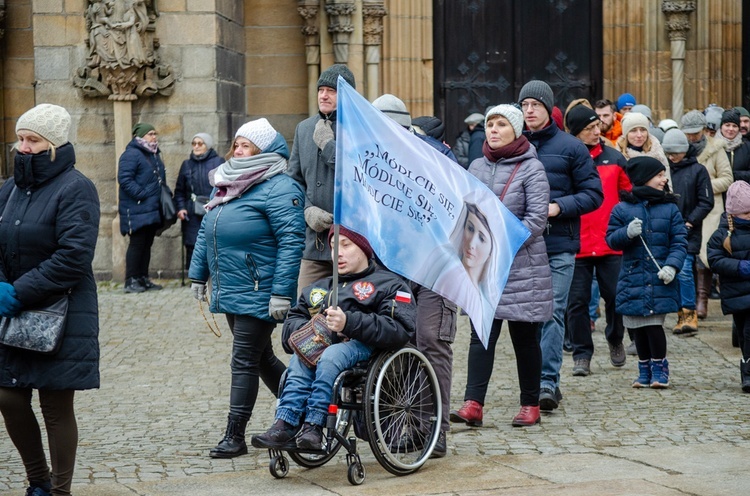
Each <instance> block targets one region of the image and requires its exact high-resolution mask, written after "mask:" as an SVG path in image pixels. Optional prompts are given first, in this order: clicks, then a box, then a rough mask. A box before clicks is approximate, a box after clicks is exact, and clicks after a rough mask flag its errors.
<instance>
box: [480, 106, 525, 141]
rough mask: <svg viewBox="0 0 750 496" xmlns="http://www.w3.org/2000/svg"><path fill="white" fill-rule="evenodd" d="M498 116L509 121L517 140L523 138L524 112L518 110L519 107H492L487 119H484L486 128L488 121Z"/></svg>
mask: <svg viewBox="0 0 750 496" xmlns="http://www.w3.org/2000/svg"><path fill="white" fill-rule="evenodd" d="M496 115H502V116H503V117H505V118H506V119H508V122H510V125H511V126H512V127H513V133H514V134H515V136H516V139H518V138H519V137H520V136H521V132H522V131H523V112H521V111H520V110H518V107H516V106H514V105H506V104H503V105H497V106H495V107H492V108H491V109H490V110H488V111H487V117H485V118H484V126H485V127H487V121H489V120H490V118H492V117H493V116H496Z"/></svg>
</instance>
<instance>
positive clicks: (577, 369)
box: [573, 358, 591, 377]
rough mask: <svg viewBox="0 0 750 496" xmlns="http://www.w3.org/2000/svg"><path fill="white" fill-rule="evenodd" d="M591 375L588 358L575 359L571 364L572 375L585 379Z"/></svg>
mask: <svg viewBox="0 0 750 496" xmlns="http://www.w3.org/2000/svg"><path fill="white" fill-rule="evenodd" d="M589 374H591V360H590V359H588V358H576V359H575V362H574V364H573V375H575V376H580V377H586V376H587V375H589Z"/></svg>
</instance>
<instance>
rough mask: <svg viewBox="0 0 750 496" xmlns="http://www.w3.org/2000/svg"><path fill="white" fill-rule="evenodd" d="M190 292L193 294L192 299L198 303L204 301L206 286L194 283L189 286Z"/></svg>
mask: <svg viewBox="0 0 750 496" xmlns="http://www.w3.org/2000/svg"><path fill="white" fill-rule="evenodd" d="M190 291H192V292H193V298H195V299H196V300H198V301H206V285H205V284H203V283H200V282H194V283H193V284H191V285H190Z"/></svg>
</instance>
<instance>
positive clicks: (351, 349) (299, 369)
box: [276, 339, 372, 426]
mask: <svg viewBox="0 0 750 496" xmlns="http://www.w3.org/2000/svg"><path fill="white" fill-rule="evenodd" d="M370 355H372V348H370V347H369V346H367V345H365V344H363V343H361V342H359V341H357V340H355V339H352V340H350V341H347V342H345V343H336V344H333V345H331V346H329V347H328V348H326V350H325V351H324V352H323V354H322V355H320V360H319V361H318V366H317V367H315V369H310V368H308V367H307V366H306V365H304V364H303V363H302V362H301V361H300V360H299V358H298V357H297V355H292V358H291V360H289V367H287V369H286V383H285V384H284V391H283V392H282V393H281V397H280V398H279V406H278V408H277V409H276V418H277V419H281V420H283V421H284V422H286V423H287V424H291V425H299V423H300V420H301V417H302V413H305V422H309V423H311V424H315V425H320V426H324V425H325V424H326V418H327V417H328V406H329V405H330V403H331V398H332V396H333V383H334V381H335V380H336V377H337V376H338V375H339V374H340V373H341V372H343V371H344V370H346V369H350V368H352V367H354V366H355V365H356V364H357V363H358V362H362V361H364V360H367V359H368V358H370Z"/></svg>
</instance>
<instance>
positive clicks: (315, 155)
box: [287, 64, 355, 290]
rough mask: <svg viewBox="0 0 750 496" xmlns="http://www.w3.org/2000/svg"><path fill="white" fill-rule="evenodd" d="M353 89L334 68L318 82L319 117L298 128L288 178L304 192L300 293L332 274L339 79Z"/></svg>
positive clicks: (341, 69) (350, 79)
mask: <svg viewBox="0 0 750 496" xmlns="http://www.w3.org/2000/svg"><path fill="white" fill-rule="evenodd" d="M339 76H341V77H343V78H344V80H345V81H346V82H347V83H349V84H350V85H351V86H352V88H354V87H355V82H354V75H353V74H352V72H351V71H350V70H349V68H348V67H346V66H345V65H343V64H334V65H332V66H331V67H329V68H328V69H326V70H325V71H323V73H322V74H321V75H320V78H319V79H318V113H317V114H315V115H313V116H312V117H309V118H307V119H305V120H304V121H302V122H300V123H299V124H298V125H297V129H295V131H294V144H293V145H292V154H291V156H290V157H289V169H288V171H287V174H289V175H290V176H292V178H294V179H295V180H296V181H297V182H299V183H300V184H301V185H302V189H303V190H304V191H305V223H306V224H307V227H306V229H305V251H304V253H303V254H302V265H301V267H300V271H299V280H298V284H297V287H298V288H299V290H302V288H304V287H306V286H308V285H310V284H311V283H313V282H315V281H317V280H318V279H320V278H323V277H327V276H330V275H331V274H332V273H333V265H332V264H331V249H330V247H329V246H328V243H327V242H326V235H327V233H328V229H329V228H330V227H331V224H333V184H334V175H335V172H336V139H335V138H336V105H337V93H336V88H337V84H338V77H339Z"/></svg>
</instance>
